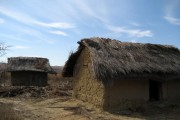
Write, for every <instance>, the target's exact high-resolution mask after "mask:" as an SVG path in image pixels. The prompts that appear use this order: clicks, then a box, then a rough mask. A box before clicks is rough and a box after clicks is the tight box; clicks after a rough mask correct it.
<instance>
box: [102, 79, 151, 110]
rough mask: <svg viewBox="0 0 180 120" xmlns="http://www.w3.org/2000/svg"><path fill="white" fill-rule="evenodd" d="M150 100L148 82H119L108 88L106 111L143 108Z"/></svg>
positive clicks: (105, 102) (106, 91)
mask: <svg viewBox="0 0 180 120" xmlns="http://www.w3.org/2000/svg"><path fill="white" fill-rule="evenodd" d="M148 100H149V81H148V80H119V81H115V83H114V85H113V86H111V87H106V90H105V101H104V106H103V107H104V109H124V108H134V107H139V106H142V105H143V103H145V102H146V101H148Z"/></svg>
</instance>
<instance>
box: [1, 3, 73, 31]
mask: <svg viewBox="0 0 180 120" xmlns="http://www.w3.org/2000/svg"><path fill="white" fill-rule="evenodd" d="M0 13H2V14H4V15H6V16H8V17H10V18H12V19H14V20H16V21H19V22H21V23H24V24H27V25H38V26H42V27H49V28H61V29H69V28H74V27H75V26H74V25H72V24H70V23H66V22H51V23H46V22H41V21H38V20H36V19H34V18H33V17H31V16H28V15H27V14H23V13H21V12H19V11H16V10H11V9H7V8H5V7H1V6H0Z"/></svg>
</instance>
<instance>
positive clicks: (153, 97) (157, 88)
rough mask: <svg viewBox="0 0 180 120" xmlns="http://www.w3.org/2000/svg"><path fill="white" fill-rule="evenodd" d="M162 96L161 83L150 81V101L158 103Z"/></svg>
mask: <svg viewBox="0 0 180 120" xmlns="http://www.w3.org/2000/svg"><path fill="white" fill-rule="evenodd" d="M160 95H161V82H159V81H155V80H150V81H149V100H150V101H158V100H160Z"/></svg>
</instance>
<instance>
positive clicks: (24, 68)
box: [7, 57, 55, 86]
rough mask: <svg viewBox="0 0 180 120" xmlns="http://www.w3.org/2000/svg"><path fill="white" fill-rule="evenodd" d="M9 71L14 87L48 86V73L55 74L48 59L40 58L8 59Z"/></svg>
mask: <svg viewBox="0 0 180 120" xmlns="http://www.w3.org/2000/svg"><path fill="white" fill-rule="evenodd" d="M7 70H8V71H10V72H11V81H12V84H13V85H26V86H27V85H28V86H31V85H33V86H34V85H36V86H44V85H46V84H47V73H55V72H54V70H53V69H52V68H51V66H50V64H49V60H48V59H47V58H38V57H11V58H8V67H7Z"/></svg>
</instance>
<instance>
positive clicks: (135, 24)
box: [131, 22, 141, 27]
mask: <svg viewBox="0 0 180 120" xmlns="http://www.w3.org/2000/svg"><path fill="white" fill-rule="evenodd" d="M131 25H133V26H136V27H138V26H140V25H141V24H139V23H136V22H132V23H131Z"/></svg>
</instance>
